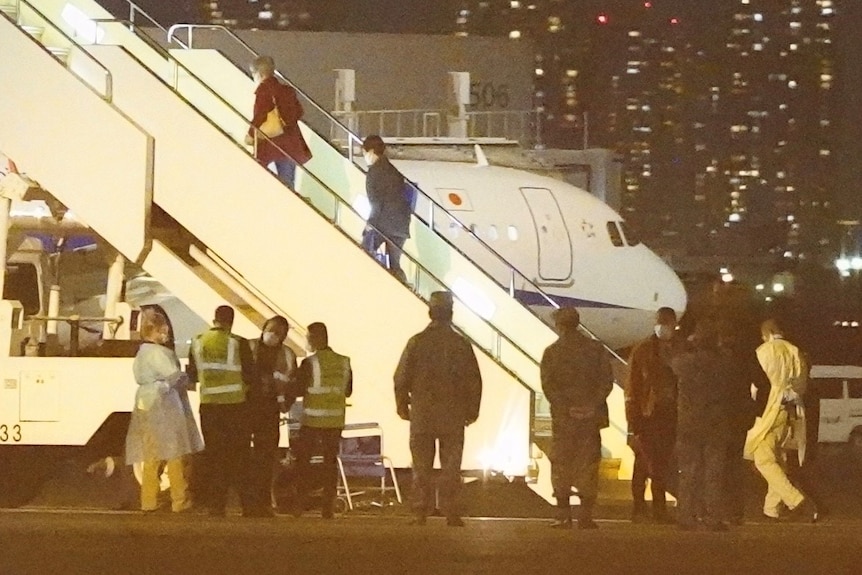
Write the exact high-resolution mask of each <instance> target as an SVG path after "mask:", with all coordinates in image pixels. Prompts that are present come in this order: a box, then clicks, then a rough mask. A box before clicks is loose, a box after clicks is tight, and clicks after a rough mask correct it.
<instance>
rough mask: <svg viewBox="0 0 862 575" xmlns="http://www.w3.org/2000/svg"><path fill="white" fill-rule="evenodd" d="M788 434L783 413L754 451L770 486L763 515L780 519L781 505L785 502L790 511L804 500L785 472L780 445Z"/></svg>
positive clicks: (762, 473) (755, 464)
mask: <svg viewBox="0 0 862 575" xmlns="http://www.w3.org/2000/svg"><path fill="white" fill-rule="evenodd" d="M786 433H787V414H786V413H784V411H782V412H781V414H779V416H778V419H777V420H776V421H775V425H773V426H772V429H770V430H769V432H768V433H767V434H766V436H765V437H764V438H763V441H762V442H761V443H760V445H758V446H757V447H756V448H755V449H754V466H755V467H757V470H758V471H759V472H760V475H762V476H763V478H764V479H765V480H766V483H767V485H768V488H767V490H766V499H765V500H764V502H763V513H764V515H767V516H769V517H778V506H779V504H780V503H782V502H784V505H786V506H787V508H788V509H795V508H796V506H797V505H799V504H800V503H801V502H802V499H803V498H804V495H802V492H801V491H799V490H798V489H797V488H796V487H794V486H793V484H792V483H790V480H789V479H787V473H785V472H784V454H783V453H782V452H781V446H780V443H781V440H782V439H783V438H784V435H785V434H786Z"/></svg>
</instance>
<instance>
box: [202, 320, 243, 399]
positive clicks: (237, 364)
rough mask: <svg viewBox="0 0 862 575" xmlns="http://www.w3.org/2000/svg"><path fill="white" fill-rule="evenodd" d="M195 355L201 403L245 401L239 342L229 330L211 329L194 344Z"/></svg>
mask: <svg viewBox="0 0 862 575" xmlns="http://www.w3.org/2000/svg"><path fill="white" fill-rule="evenodd" d="M192 353H193V354H194V358H195V367H196V368H197V370H198V382H199V383H200V395H201V403H222V404H224V403H242V402H244V401H245V383H244V382H243V380H242V362H241V361H240V352H239V339H237V338H236V337H232V336H231V334H230V333H228V332H227V331H225V330H222V329H211V330H209V331H207V332H204V333H202V334H200V335H199V336H197V337H196V338H195V339H194V341H192Z"/></svg>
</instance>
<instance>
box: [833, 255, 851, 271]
mask: <svg viewBox="0 0 862 575" xmlns="http://www.w3.org/2000/svg"><path fill="white" fill-rule="evenodd" d="M835 267H836V268H838V270H839V271H841V272H846V271H847V270H849V269H850V259H848V258H838V259H837V260H835Z"/></svg>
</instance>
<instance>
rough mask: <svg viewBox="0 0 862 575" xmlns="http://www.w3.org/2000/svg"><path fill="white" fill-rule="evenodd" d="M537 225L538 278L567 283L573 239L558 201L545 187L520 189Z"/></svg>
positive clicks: (569, 276) (570, 269)
mask: <svg viewBox="0 0 862 575" xmlns="http://www.w3.org/2000/svg"><path fill="white" fill-rule="evenodd" d="M521 194H522V195H523V196H524V199H525V200H526V201H527V207H529V209H530V215H531V216H532V218H533V223H534V224H535V226H536V236H537V238H538V248H539V278H540V279H542V280H545V281H554V282H559V281H566V280H568V279H570V278H571V277H572V239H571V237H570V236H569V230H568V228H566V222H565V220H564V219H563V213H562V211H561V210H560V206H559V204H558V203H557V199H556V198H555V197H554V195H553V194H552V193H551V190H549V189H547V188H521Z"/></svg>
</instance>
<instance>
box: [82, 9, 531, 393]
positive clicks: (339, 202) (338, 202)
mask: <svg viewBox="0 0 862 575" xmlns="http://www.w3.org/2000/svg"><path fill="white" fill-rule="evenodd" d="M98 23H100V24H103V23H116V24H128V23H129V22H128V21H126V20H122V19H114V18H102V19H99V22H98ZM130 32H132V33H133V34H135V35H136V37H138V38H141V39H142V40H143V41H144V42H146V43H148V44H151V43H152V44H151V46H152V47H153V49H155V50H157V51H158V52H159V53H160V54H161V55H162V56H164V57H165V58H166V59H167V60H168V61H170V62H172V63H173V64H174V65H176V66H177V67H178V68H180V69H182V70H183V71H184V72H185V73H186V74H188V76H189V78H192V79H194V80H195V81H196V82H197V83H198V84H200V85H201V86H202V87H203V88H204V89H205V90H206V91H207V92H209V93H210V94H211V95H213V96H214V97H215V98H216V99H217V100H218V101H219V102H221V104H222V105H224V106H225V107H226V108H227V109H228V110H229V111H230V112H232V113H233V114H235V115H236V116H237V117H239V118H241V119H242V122H243V123H244V124H245V125H246V126H247V127H248V128H249V129H251V128H252V127H253V124H252V123H251V122H250V121H248V120H246V119H245V117H244V116H243V115H242V113H241V112H239V111H238V110H237V109H236V108H234V107H233V106H232V105H231V104H230V103H229V102H227V101H225V100H224V99H223V98H222V97H221V95H219V94H218V93H217V92H216V91H215V90H213V89H212V88H211V87H210V86H209V85H208V84H206V82H204V81H203V80H201V79H200V78H198V77H197V76H196V75H195V74H194V73H193V72H192V71H191V70H189V69H188V68H187V67H186V66H185V65H183V64H182V63H181V62H179V61H178V60H177V59H176V58H175V57H174V56H173V55H172V54H171V53H170V52H169V51H168V50H165V49H164V48H163V47H162V46H159V45H158V44H155V41H154V40H153V39H152V38H150V37H149V36H147V35H145V34H144V35H142V34H141V33H140V32H138V31H137V30H133V29H130ZM167 85H168V87H169V88H170V89H171V90H173V91H175V92H177V93H178V94H179V92H178V90H179V88H178V87H177V86H171V85H170V84H167ZM188 104H189V105H190V106H192V107H193V108H195V106H194V104H192V103H191V102H188ZM195 109H197V108H195ZM199 113H200V114H201V116H202V117H203V118H204V119H205V120H206V121H207V122H209V123H210V124H211V125H212V126H214V127H215V128H217V129H218V130H219V131H221V132H222V133H225V132H224V130H222V129H221V127H219V126H218V125H217V124H215V123H214V122H213V121H212V120H211V119H210V118H208V117H207V116H206V114H204V113H202V112H200V111H199ZM256 134H257V136H258V137H259V138H264V139H266V140H267V141H268V142H269V143H270V144H271V145H272V146H274V147H275V148H276V149H277V150H279V151H280V152H281V153H283V154H284V155H285V156H289V154H287V152H286V151H284V150H283V149H282V148H281V147H279V146H278V145H277V144H276V143H275V142H273V141H272V139H270V138H269V137H267V136H266V135H265V134H262V133H259V131H258V130H256ZM226 135H228V134H226ZM228 136H229V135H228ZM236 145H237V146H238V147H240V148H241V149H242V150H243V151H244V152H245V153H246V154H248V155H252V154H251V152H250V151H249V150H248V148H246V147H244V146H240V144H239V143H238V142H237V143H236ZM297 168H298V169H299V170H301V171H302V173H303V174H304V177H308V178H309V179H310V180H311V181H313V182H314V183H315V184H317V185H318V186H319V187H320V189H322V190H323V191H325V192H326V194H327V195H328V196H329V197H330V198H332V199H333V205H334V206H336V208H335V210H334V216H333V217H332V218H330V217H328V216H327V214H326V213H324V212H323V210H322V209H320V208H318V207H317V206H315V205H314V202H313V201H312V202H309V203H310V204H311V206H312V208H314V209H315V211H317V212H318V213H319V214H321V215H322V216H324V217H327V219H329V220H330V221H331V222H332V223H333V224H334V225H335V226H336V228H338V229H339V231H340V232H341V233H343V234H344V235H345V236H346V237H347V238H348V239H350V240H351V241H352V242H353V243H354V244H355V245H359V244H357V243H356V242H355V241H354V240H353V238H351V237H350V235H349V234H347V232H346V231H345V230H344V229H343V228H342V227H341V225H340V224H339V219H340V214H341V213H342V211H343V210H345V209H346V210H347V212H348V213H352V214H354V215H355V216H356V217H357V218H359V219H364V218H362V216H361V215H360V214H359V213H358V212H357V211H356V210H355V208H354V207H353V206H351V205H350V204H349V203H348V202H346V201H345V200H344V199H343V198H342V197H341V196H339V195H338V193H337V192H335V191H334V190H332V189H331V188H330V187H329V186H327V185H326V184H325V183H324V182H323V181H321V180H320V178H318V177H317V176H316V175H315V174H314V173H312V172H311V171H309V170H308V169H307V168H306V167H305V166H303V165H301V164H297ZM288 189H289V188H288ZM291 191H292V192H293V193H296V194H297V195H299V194H298V193H297V192H295V191H293V190H291ZM300 197H302V196H300ZM376 231H378V230H376ZM378 233H380V232H379V231H378ZM381 235H383V234H381ZM402 255H403V256H406V257H407V259H408V260H409V261H410V262H412V263H413V264H414V266H415V269H416V274H417V278H416V282H415V283H414V285H419V283H418V277H419V275H420V272H422V273H424V274H425V276H427V277H428V278H430V279H431V280H433V282H435V283H436V284H438V285H440V286H446V285H447V284H446V283H445V282H444V281H443V280H441V279H440V278H438V277H437V276H435V275H434V274H433V273H432V272H431V271H430V270H428V268H426V267H425V266H423V265H422V264H421V263H420V262H419V261H418V260H417V258H414V257H413V256H412V255H410V254H409V253H407V252H403V254H402ZM414 293H416V295H417V296H419V297H420V298H422V299H425V300H426V301H427V299H426V298H423V296H422V294H419V293H417V292H415V291H414ZM454 295H455V297H456V299H458V301H460V302H461V303H462V304H464V309H465V310H468V311H469V313H470V314H471V316H472V317H473V318H474V319H478V320H479V321H480V322H481V324H483V325H485V326H487V327H488V328H489V329H490V331H491V332H492V333H493V334H494V336H495V340H496V345H495V346H491V347H490V348H485V347H483V346H481V345H479V344H478V342H476V338H471V339H473V340H474V342H476V344H477V345H479V347H480V348H481V349H483V350H484V351H485V352H486V353H488V355H489V356H490V357H491V358H492V359H493V360H494V361H495V362H497V363H498V365H500V367H501V368H503V369H505V370H506V371H508V372H509V373H510V374H512V375H513V377H515V379H516V380H517V381H518V382H519V383H520V384H521V385H522V386H524V387H525V388H526V389H528V390H529V391H531V392H535V390H534V389H533V388H532V387H531V386H530V385H529V384H527V383H526V382H525V381H524V380H523V378H522V377H520V376H519V375H518V374H516V373H514V372H513V371H512V370H511V369H509V368H508V367H507V366H506V365H504V364H503V363H502V359H501V356H500V354H499V353H498V351H499V349H501V345H500V344H501V342H503V341H505V342H506V344H508V345H509V346H511V348H512V349H514V350H516V351H517V352H518V353H519V354H521V355H522V356H523V357H524V358H526V359H527V360H528V361H530V362H532V363H533V364H535V365H538V362H537V361H536V359H535V358H533V357H532V356H531V355H530V354H529V353H527V352H526V351H525V350H524V349H523V348H522V347H521V346H519V345H518V344H516V343H515V342H514V341H513V340H512V339H511V338H510V337H508V336H507V335H506V334H504V333H503V332H502V331H501V330H500V329H499V328H498V327H497V326H496V325H494V324H493V323H492V322H490V321H488V320H486V319H485V318H483V317H482V316H481V315H479V314H478V313H477V312H475V311H473V310H472V309H471V308H470V307H469V305H467V304H466V303H465V302H463V301H462V300H461V298H459V297H457V294H454ZM495 351H497V353H495Z"/></svg>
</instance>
